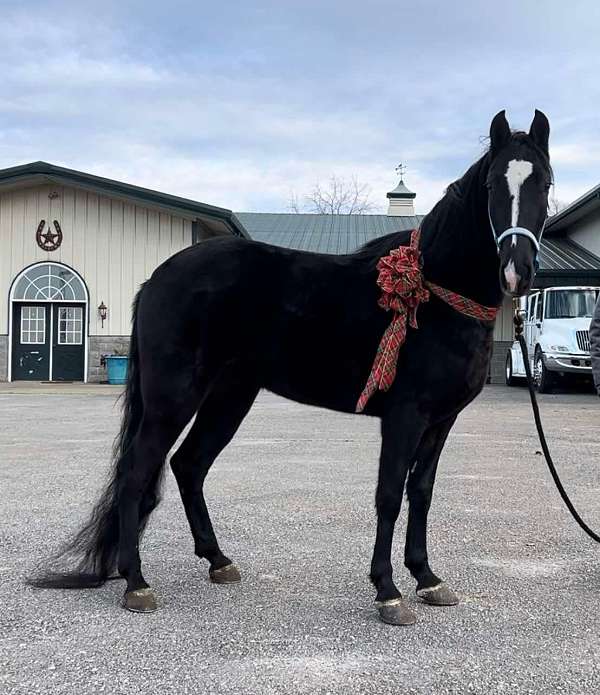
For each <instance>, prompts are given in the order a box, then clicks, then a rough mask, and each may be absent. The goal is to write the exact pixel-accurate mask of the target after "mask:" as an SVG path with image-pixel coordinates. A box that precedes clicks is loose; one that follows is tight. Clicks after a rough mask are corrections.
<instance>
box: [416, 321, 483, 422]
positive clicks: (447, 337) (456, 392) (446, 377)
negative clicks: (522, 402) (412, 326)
mask: <svg viewBox="0 0 600 695" xmlns="http://www.w3.org/2000/svg"><path fill="white" fill-rule="evenodd" d="M464 323H466V322H460V323H458V324H455V325H450V326H448V327H447V329H446V330H444V331H440V330H439V329H438V330H435V331H430V330H427V328H426V327H425V326H423V330H421V329H420V330H419V331H417V332H415V334H414V335H413V336H411V337H412V340H410V339H409V340H408V341H407V344H406V346H405V348H406V352H405V357H406V362H405V365H404V366H405V370H403V371H404V373H405V374H406V373H408V374H409V375H410V382H411V385H412V387H413V388H414V389H415V393H416V394H417V396H418V398H419V400H424V401H426V402H427V403H428V404H429V407H430V409H435V410H440V411H447V412H451V411H456V410H458V409H460V408H461V407H464V405H466V404H467V403H468V402H469V401H471V400H472V399H473V398H474V397H475V396H476V395H477V394H478V393H479V392H480V391H481V389H482V388H483V386H484V384H485V381H486V378H487V374H488V370H489V361H490V357H491V348H492V336H493V328H492V327H491V326H487V325H485V324H482V323H479V322H477V323H474V322H471V325H468V324H467V325H462V324H464Z"/></svg>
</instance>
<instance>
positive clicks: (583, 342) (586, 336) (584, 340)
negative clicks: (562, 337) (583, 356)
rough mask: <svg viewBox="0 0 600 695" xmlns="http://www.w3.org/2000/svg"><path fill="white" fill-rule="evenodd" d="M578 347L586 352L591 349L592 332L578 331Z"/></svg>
mask: <svg viewBox="0 0 600 695" xmlns="http://www.w3.org/2000/svg"><path fill="white" fill-rule="evenodd" d="M576 333H577V347H578V348H579V349H580V350H583V351H584V352H589V351H590V333H589V331H576Z"/></svg>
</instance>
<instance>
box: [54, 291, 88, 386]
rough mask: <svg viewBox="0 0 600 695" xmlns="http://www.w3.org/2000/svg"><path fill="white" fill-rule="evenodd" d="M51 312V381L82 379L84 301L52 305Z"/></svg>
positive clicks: (83, 364)
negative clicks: (81, 302) (82, 302)
mask: <svg viewBox="0 0 600 695" xmlns="http://www.w3.org/2000/svg"><path fill="white" fill-rule="evenodd" d="M52 314H53V316H52V381H83V379H84V369H85V345H84V342H85V341H84V331H85V321H86V316H85V304H53V305H52Z"/></svg>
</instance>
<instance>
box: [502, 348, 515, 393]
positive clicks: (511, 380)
mask: <svg viewBox="0 0 600 695" xmlns="http://www.w3.org/2000/svg"><path fill="white" fill-rule="evenodd" d="M504 375H505V377H506V385H507V386H516V384H517V380H516V379H515V377H514V376H513V365H512V354H511V353H510V351H509V352H508V353H507V354H506V370H505V372H504Z"/></svg>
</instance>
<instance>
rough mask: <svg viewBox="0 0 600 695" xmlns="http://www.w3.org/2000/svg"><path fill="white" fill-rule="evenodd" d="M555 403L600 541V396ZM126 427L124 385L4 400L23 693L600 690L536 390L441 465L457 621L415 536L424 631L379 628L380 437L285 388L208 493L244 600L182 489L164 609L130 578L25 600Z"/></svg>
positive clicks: (166, 568) (476, 427)
mask: <svg viewBox="0 0 600 695" xmlns="http://www.w3.org/2000/svg"><path fill="white" fill-rule="evenodd" d="M541 407H542V414H543V417H544V421H545V424H546V428H547V432H548V437H549V440H550V444H551V448H552V450H553V452H554V455H555V459H556V461H557V463H558V466H559V469H560V471H561V472H562V474H563V476H564V480H565V484H566V486H567V488H568V490H569V491H570V492H571V493H572V495H573V498H574V500H575V501H576V503H577V504H578V505H579V507H580V508H581V511H582V513H583V515H584V517H585V518H586V519H587V520H588V522H589V523H590V524H591V525H592V526H593V527H595V528H596V529H597V528H600V504H599V501H600V466H599V461H600V443H599V441H598V439H599V437H598V433H599V429H598V424H599V419H598V415H599V413H600V402H599V400H598V398H597V397H595V396H592V395H590V394H584V393H577V394H558V395H549V396H544V397H543V398H542V399H541ZM118 415H119V413H118V408H116V407H115V391H114V389H109V388H108V387H104V388H101V387H90V388H88V389H86V388H85V387H82V388H68V387H62V389H61V387H52V386H51V387H46V388H44V387H43V386H40V387H39V388H24V389H19V388H18V387H17V388H15V387H10V386H8V385H0V490H1V497H0V511H1V514H0V692H1V693H3V694H4V695H12V694H17V693H19V694H22V695H25V694H27V695H32V694H34V693H52V695H60V694H63V693H64V694H67V693H68V694H70V695H72V694H77V695H88V694H89V693H97V692H106V693H110V694H111V695H113V694H115V695H116V694H121V693H123V694H124V693H131V694H135V695H140V694H141V693H157V694H160V695H167V694H169V693H178V694H179V693H181V694H183V693H195V694H196V693H198V694H202V695H203V694H204V693H228V694H231V693H238V694H242V695H246V694H250V693H252V694H256V695H270V694H271V693H285V694H286V695H287V694H290V695H291V694H294V693H340V694H341V693H344V695H346V694H352V693H374V694H379V693H390V694H391V693H394V694H397V693H428V694H431V693H436V694H437V693H485V694H486V695H487V694H489V693H502V692H506V693H511V694H514V693H563V692H564V693H569V695H576V694H577V693H595V692H599V691H600V607H599V605H598V604H599V601H598V597H599V593H600V548H599V547H597V546H594V544H593V543H592V542H591V541H589V540H588V539H587V538H586V537H585V536H584V535H583V533H582V532H581V531H579V529H578V528H577V527H576V526H575V524H574V523H573V522H572V521H571V519H570V517H569V516H568V515H567V512H566V511H565V510H564V509H563V507H562V502H561V500H560V498H559V496H558V493H557V492H556V491H555V489H554V488H553V485H552V481H551V479H550V477H549V474H548V472H547V470H546V468H545V465H544V462H543V459H542V457H541V456H540V455H539V454H538V453H537V451H538V450H539V444H538V442H537V440H536V438H535V431H534V428H533V424H532V417H531V413H530V409H529V406H528V401H527V394H526V392H525V391H524V390H523V389H505V388H501V387H488V388H486V390H485V391H484V393H483V394H482V395H481V396H480V397H479V398H478V399H477V400H476V401H475V403H474V404H472V405H471V406H470V407H469V408H468V409H467V410H466V411H465V412H464V413H463V414H462V416H461V417H460V419H459V421H458V422H457V425H456V426H455V428H454V430H453V432H452V434H451V435H450V438H449V441H448V444H447V446H446V449H445V452H444V454H443V456H442V462H441V467H440V472H439V475H438V481H437V485H436V488H435V495H434V503H433V508H432V512H431V516H430V518H431V524H430V556H431V558H432V566H433V568H434V570H435V571H436V572H437V573H438V574H439V575H441V576H442V577H443V578H444V579H446V580H447V581H448V583H449V584H450V585H451V586H452V587H453V588H454V589H455V590H456V591H457V592H458V593H459V595H460V597H461V604H460V605H459V606H457V607H455V608H433V607H429V606H425V605H421V604H419V603H417V601H416V599H415V598H414V584H413V582H412V580H411V578H410V576H409V575H408V572H407V571H406V570H405V569H404V568H403V566H402V557H403V533H404V521H403V522H402V527H400V524H399V528H398V535H397V541H398V542H397V543H396V547H395V552H394V557H395V567H396V576H397V577H398V585H399V586H400V587H401V588H402V590H403V591H404V593H405V595H406V596H407V597H409V601H410V602H411V604H414V608H415V610H416V612H417V614H418V623H417V624H416V625H415V626H413V627H405V628H401V627H390V626H386V625H383V624H382V623H380V622H379V621H378V620H377V618H376V613H375V610H374V608H373V598H374V593H373V590H372V588H371V586H370V585H369V582H368V580H367V572H368V568H369V563H370V554H371V550H372V543H373V540H374V530H375V516H374V508H373V499H374V489H375V480H376V474H377V456H378V445H379V435H378V423H377V421H375V420H371V419H368V418H364V417H352V416H345V415H339V414H336V413H330V412H327V411H323V410H318V409H316V408H309V407H305V406H300V405H297V404H295V403H290V402H287V401H284V400H282V399H280V398H277V397H275V396H273V395H270V394H262V395H261V396H260V398H259V400H258V401H257V403H256V405H255V407H254V409H253V410H252V412H251V414H250V415H249V417H248V418H247V420H246V421H245V423H244V425H243V426H242V429H241V430H240V432H239V433H238V435H237V437H236V439H235V440H234V441H233V443H232V444H231V445H230V446H229V448H228V449H227V450H226V451H225V452H224V453H223V454H222V456H221V458H220V459H219V461H218V462H217V464H216V465H215V467H214V468H213V471H212V472H211V474H210V476H209V479H208V481H207V499H208V503H209V507H210V509H211V511H212V515H213V520H214V523H215V527H216V530H217V534H218V536H219V539H220V542H221V545H222V547H223V549H224V551H225V552H226V553H227V554H228V555H229V556H230V557H232V558H233V559H234V561H235V562H236V563H237V564H238V566H239V568H240V570H241V571H242V573H243V582H242V584H240V585H237V586H215V585H212V584H210V583H209V582H208V580H207V566H205V565H204V564H203V563H201V562H200V561H199V560H198V559H196V558H195V556H194V555H193V547H192V539H191V535H190V533H189V531H188V528H187V524H186V520H185V516H184V513H183V508H182V506H181V503H180V500H179V496H178V491H177V488H176V485H175V482H174V479H173V477H172V475H171V473H169V474H168V476H167V481H166V490H165V499H164V502H163V504H162V505H161V506H160V507H159V509H158V510H157V512H156V513H155V515H154V517H153V519H152V522H151V524H150V527H149V530H148V532H147V534H146V536H145V538H144V541H143V545H142V559H143V561H144V563H145V569H146V572H145V574H146V577H147V579H148V580H149V581H150V582H151V583H152V585H153V587H154V588H155V589H156V591H157V593H158V596H159V599H160V602H161V609H160V610H159V611H158V612H157V613H155V614H153V615H150V616H143V615H134V614H131V613H127V612H125V611H123V610H122V609H120V608H119V607H118V603H119V600H120V597H121V594H122V591H123V588H124V587H123V584H122V582H120V581H117V582H109V583H108V584H107V585H106V586H104V587H103V588H101V589H97V590H85V591H78V592H69V591H41V590H34V589H30V588H28V587H25V586H24V585H23V582H22V576H23V574H24V573H25V572H26V571H27V570H28V569H30V568H31V567H32V566H33V565H34V564H35V563H36V562H37V561H38V560H39V559H40V558H42V557H43V556H45V555H47V554H48V553H49V552H50V551H52V550H53V549H55V548H56V547H57V545H58V544H59V543H60V542H61V541H62V540H64V539H65V538H66V536H67V534H68V532H69V531H72V530H73V529H75V528H76V527H77V526H78V524H79V522H80V521H81V520H82V519H83V518H84V517H85V516H86V513H87V512H88V511H89V509H90V506H91V504H92V503H93V502H94V500H95V498H96V496H97V491H98V488H99V486H100V485H101V483H102V480H103V479H104V476H105V475H106V470H107V466H108V458H109V449H110V446H111V441H112V438H113V436H114V434H115V433H116V431H117V427H118ZM405 511H406V510H404V512H405ZM402 516H403V520H404V518H405V513H403V515H402Z"/></svg>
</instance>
